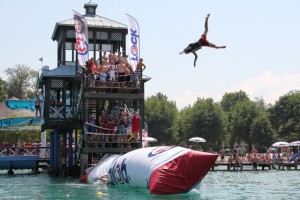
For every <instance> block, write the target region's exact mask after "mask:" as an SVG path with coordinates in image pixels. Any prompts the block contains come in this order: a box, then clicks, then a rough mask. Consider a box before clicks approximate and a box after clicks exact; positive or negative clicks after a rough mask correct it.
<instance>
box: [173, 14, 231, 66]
mask: <svg viewBox="0 0 300 200" xmlns="http://www.w3.org/2000/svg"><path fill="white" fill-rule="evenodd" d="M209 16H210V14H208V15H207V16H206V18H205V25H204V28H205V30H204V33H203V34H202V35H201V38H200V39H199V40H198V41H197V42H195V43H191V44H189V45H188V46H187V47H186V48H185V49H184V50H183V51H182V52H180V53H179V54H183V53H185V54H188V53H193V54H194V56H195V59H194V67H196V61H197V58H198V55H197V54H196V51H197V50H199V49H201V47H203V46H206V47H211V48H215V49H224V48H226V46H217V45H215V44H213V43H211V42H209V41H208V40H207V39H206V36H207V32H208V18H209Z"/></svg>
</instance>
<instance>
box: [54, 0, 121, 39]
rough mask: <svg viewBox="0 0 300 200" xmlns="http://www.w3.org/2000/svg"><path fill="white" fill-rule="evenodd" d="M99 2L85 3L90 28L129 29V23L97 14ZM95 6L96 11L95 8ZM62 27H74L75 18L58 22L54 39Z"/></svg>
mask: <svg viewBox="0 0 300 200" xmlns="http://www.w3.org/2000/svg"><path fill="white" fill-rule="evenodd" d="M97 6H98V4H95V3H92V2H89V3H86V4H84V8H85V9H86V14H85V15H83V16H84V17H85V19H86V21H87V24H88V27H89V28H102V29H103V28H104V29H106V28H107V29H122V30H127V25H125V24H122V23H119V22H116V21H114V20H111V19H108V18H105V17H101V16H99V15H96V8H97ZM90 8H94V12H93V9H90ZM61 27H74V19H73V18H70V19H67V20H64V21H61V22H57V23H56V24H55V28H54V31H53V34H52V40H56V39H57V35H58V33H59V30H60V28H61Z"/></svg>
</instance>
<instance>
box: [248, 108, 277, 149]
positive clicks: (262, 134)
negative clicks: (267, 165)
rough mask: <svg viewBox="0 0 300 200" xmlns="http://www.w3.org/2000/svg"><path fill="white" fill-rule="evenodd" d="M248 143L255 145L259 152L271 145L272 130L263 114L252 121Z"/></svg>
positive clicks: (272, 140)
mask: <svg viewBox="0 0 300 200" xmlns="http://www.w3.org/2000/svg"><path fill="white" fill-rule="evenodd" d="M250 141H251V143H252V144H256V145H257V146H258V147H259V150H260V151H262V150H265V148H268V147H270V146H271V145H272V144H273V142H274V130H273V128H272V125H271V123H270V120H269V118H268V116H267V114H266V113H265V112H264V113H261V114H260V115H258V116H257V117H255V118H254V119H253V122H252V124H251V126H250Z"/></svg>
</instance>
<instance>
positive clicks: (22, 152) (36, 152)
mask: <svg viewBox="0 0 300 200" xmlns="http://www.w3.org/2000/svg"><path fill="white" fill-rule="evenodd" d="M0 156H39V158H40V159H50V147H26V148H20V149H18V148H17V147H0Z"/></svg>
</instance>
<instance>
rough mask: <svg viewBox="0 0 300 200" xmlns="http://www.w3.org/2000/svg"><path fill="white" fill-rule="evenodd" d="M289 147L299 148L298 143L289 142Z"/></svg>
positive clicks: (299, 143) (299, 142)
mask: <svg viewBox="0 0 300 200" xmlns="http://www.w3.org/2000/svg"><path fill="white" fill-rule="evenodd" d="M290 146H293V147H299V146H300V141H295V142H291V143H290Z"/></svg>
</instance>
